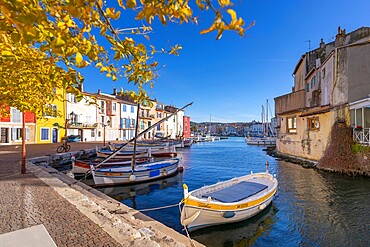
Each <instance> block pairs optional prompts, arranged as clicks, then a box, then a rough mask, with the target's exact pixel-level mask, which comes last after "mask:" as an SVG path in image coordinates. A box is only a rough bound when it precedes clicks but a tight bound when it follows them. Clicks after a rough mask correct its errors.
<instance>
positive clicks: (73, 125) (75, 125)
mask: <svg viewBox="0 0 370 247" xmlns="http://www.w3.org/2000/svg"><path fill="white" fill-rule="evenodd" d="M96 127H98V124H97V123H68V129H95V128H96Z"/></svg>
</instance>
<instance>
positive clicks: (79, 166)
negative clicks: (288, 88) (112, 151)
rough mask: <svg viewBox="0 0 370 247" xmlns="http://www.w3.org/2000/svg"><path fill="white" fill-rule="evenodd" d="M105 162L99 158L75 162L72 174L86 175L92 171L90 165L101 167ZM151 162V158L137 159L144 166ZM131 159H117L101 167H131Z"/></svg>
mask: <svg viewBox="0 0 370 247" xmlns="http://www.w3.org/2000/svg"><path fill="white" fill-rule="evenodd" d="M102 161H103V160H102V159H101V158H97V159H94V160H75V161H73V162H72V173H73V174H75V175H76V174H86V173H87V172H88V171H90V164H92V165H93V166H94V167H95V166H97V165H99V164H100V163H101V162H102ZM148 161H150V158H149V157H144V158H138V159H136V164H142V163H145V162H148ZM131 163H132V161H131V159H120V160H119V159H115V160H112V161H109V162H106V163H103V164H101V165H100V167H117V166H129V165H131Z"/></svg>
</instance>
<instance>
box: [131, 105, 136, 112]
mask: <svg viewBox="0 0 370 247" xmlns="http://www.w3.org/2000/svg"><path fill="white" fill-rule="evenodd" d="M134 112H135V109H134V106H133V105H132V106H131V113H134Z"/></svg>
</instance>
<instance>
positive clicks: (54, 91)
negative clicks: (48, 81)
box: [53, 87, 57, 95]
mask: <svg viewBox="0 0 370 247" xmlns="http://www.w3.org/2000/svg"><path fill="white" fill-rule="evenodd" d="M53 94H54V95H55V94H57V88H56V87H53Z"/></svg>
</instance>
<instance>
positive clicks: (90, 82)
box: [83, 0, 370, 122]
mask: <svg viewBox="0 0 370 247" xmlns="http://www.w3.org/2000/svg"><path fill="white" fill-rule="evenodd" d="M233 2H234V4H235V10H236V11H237V13H238V16H241V17H242V18H243V19H244V20H245V22H246V23H247V25H248V24H249V23H251V22H252V21H255V22H256V24H255V26H254V27H252V28H251V29H249V30H248V31H247V32H246V36H247V37H243V38H241V37H240V36H238V35H237V34H235V33H232V32H226V33H224V35H223V37H222V39H221V40H218V41H216V40H215V37H216V33H210V34H206V35H200V34H199V32H200V31H201V30H202V29H204V28H206V27H207V26H208V25H210V24H211V21H212V18H211V17H210V15H209V14H206V15H202V14H200V15H199V17H200V20H199V24H198V25H194V24H183V25H177V24H169V25H167V26H166V27H163V26H161V25H158V24H157V23H156V24H155V25H154V32H153V33H152V34H151V43H152V44H154V45H155V46H156V48H160V47H164V48H168V47H169V46H170V45H175V44H180V45H181V46H182V47H183V49H182V51H181V52H180V56H168V55H162V54H158V55H156V57H155V59H156V60H157V61H158V62H159V64H160V65H165V67H164V68H162V69H161V70H160V71H159V74H160V77H159V78H158V79H157V80H156V82H155V87H154V88H153V89H149V95H150V97H151V98H155V99H157V100H158V101H160V102H163V103H165V104H173V105H175V106H177V107H182V106H183V105H186V104H187V103H189V102H191V101H194V104H193V105H192V106H190V107H189V108H187V109H186V112H185V114H186V115H188V116H190V117H191V120H192V121H195V122H202V121H209V120H210V116H212V122H216V121H217V122H247V121H252V120H260V119H261V106H262V105H263V104H266V99H268V100H269V107H272V108H273V107H274V101H273V99H274V98H275V97H277V96H279V95H282V94H286V93H289V92H291V88H292V85H293V77H292V72H293V69H294V67H295V65H296V63H297V61H298V59H299V57H300V56H301V55H302V54H303V53H305V52H307V51H308V48H309V43H308V42H307V41H308V40H310V41H311V42H310V45H311V49H315V48H317V47H318V45H319V43H320V39H321V38H323V39H324V41H325V43H329V42H331V41H333V40H334V38H335V35H336V33H337V28H338V26H341V27H342V28H344V29H346V31H347V33H348V32H351V31H354V30H356V29H357V28H360V27H362V26H368V27H369V26H370V14H369V11H370V1H369V0H353V1H345V0H337V1H334V0H324V1H323V0H321V1H318V0H310V1H283V0H280V1H276V0H275V1H272V0H253V1H252V0H249V1H248V0H241V1H233ZM122 14H124V13H122ZM197 14H198V13H197ZM121 17H125V16H124V15H121ZM122 27H127V26H123V25H122ZM83 74H84V76H85V83H84V89H85V91H88V92H96V91H97V90H98V89H101V90H102V92H105V93H111V92H112V90H113V88H120V87H123V88H124V89H126V88H132V86H130V85H128V84H127V82H126V81H125V80H124V79H121V80H118V81H116V82H113V81H111V80H109V79H107V78H105V76H103V75H99V72H98V71H96V70H88V71H84V72H83Z"/></svg>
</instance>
